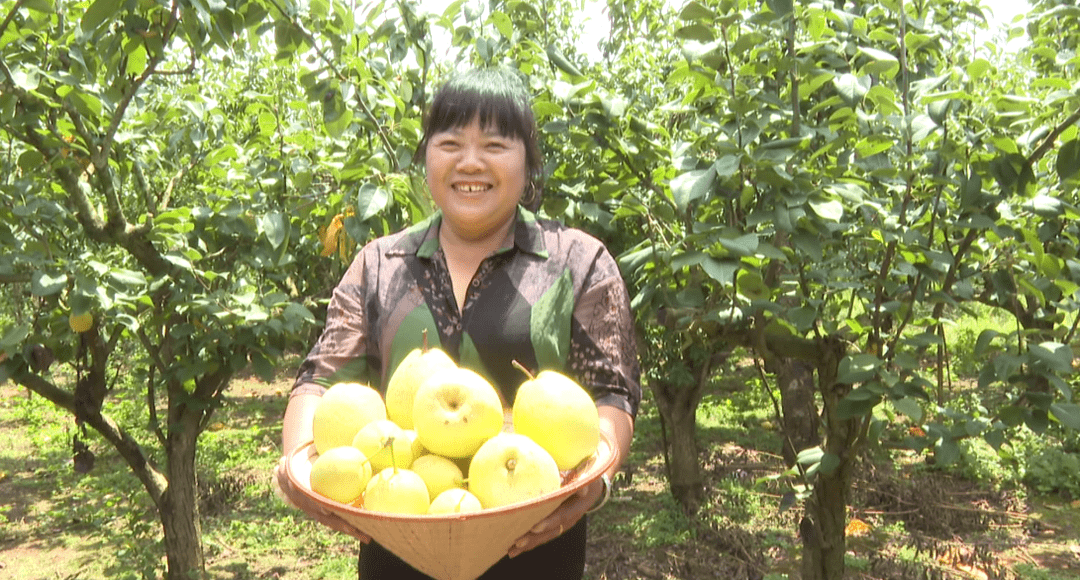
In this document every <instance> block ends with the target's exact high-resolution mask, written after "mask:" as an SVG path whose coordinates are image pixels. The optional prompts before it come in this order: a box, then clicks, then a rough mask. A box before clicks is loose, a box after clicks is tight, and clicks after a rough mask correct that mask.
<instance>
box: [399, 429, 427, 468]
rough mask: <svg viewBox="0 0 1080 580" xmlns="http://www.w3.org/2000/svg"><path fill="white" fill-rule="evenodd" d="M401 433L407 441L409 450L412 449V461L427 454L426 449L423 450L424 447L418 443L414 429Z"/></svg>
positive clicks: (403, 430) (404, 430)
mask: <svg viewBox="0 0 1080 580" xmlns="http://www.w3.org/2000/svg"><path fill="white" fill-rule="evenodd" d="M402 433H404V434H405V439H407V440H408V441H409V448H410V449H412V456H413V460H414V461H415V460H416V458H417V457H420V456H421V455H426V454H427V449H424V445H423V444H422V443H420V439H419V438H418V437H417V436H416V430H415V429H402Z"/></svg>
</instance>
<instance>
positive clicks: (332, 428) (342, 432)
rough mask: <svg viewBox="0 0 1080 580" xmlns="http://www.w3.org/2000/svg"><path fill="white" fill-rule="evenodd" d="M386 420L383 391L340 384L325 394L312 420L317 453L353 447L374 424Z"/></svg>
mask: <svg viewBox="0 0 1080 580" xmlns="http://www.w3.org/2000/svg"><path fill="white" fill-rule="evenodd" d="M385 418H386V405H385V404H383V400H382V395H380V394H379V391H376V390H375V389H373V388H371V387H369V386H367V385H362V384H360V383H337V384H335V385H333V386H332V387H330V388H329V389H327V390H326V392H325V393H323V396H322V399H321V400H319V404H318V406H316V407H315V415H314V417H313V418H312V424H311V429H312V434H313V436H314V438H315V450H316V451H318V452H319V453H320V454H321V453H323V452H325V451H326V450H328V449H332V448H334V447H342V446H347V445H352V440H353V437H356V433H357V432H358V431H360V429H361V428H362V427H363V426H364V425H367V424H368V423H370V422H372V421H376V420H379V419H385Z"/></svg>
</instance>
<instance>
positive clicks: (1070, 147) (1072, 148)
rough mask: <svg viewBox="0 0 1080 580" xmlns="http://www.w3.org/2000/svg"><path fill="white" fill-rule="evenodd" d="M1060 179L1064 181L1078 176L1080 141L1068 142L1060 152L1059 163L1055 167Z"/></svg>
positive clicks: (1079, 169) (1079, 168)
mask: <svg viewBox="0 0 1080 580" xmlns="http://www.w3.org/2000/svg"><path fill="white" fill-rule="evenodd" d="M1054 170H1055V171H1057V174H1058V178H1060V179H1061V180H1062V181H1064V180H1066V179H1069V178H1071V177H1072V176H1074V175H1076V172H1077V171H1080V139H1073V140H1071V141H1068V142H1066V143H1065V144H1064V145H1062V146H1061V149H1060V150H1058V156H1057V162H1056V163H1055V165H1054Z"/></svg>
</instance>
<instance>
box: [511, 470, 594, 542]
mask: <svg viewBox="0 0 1080 580" xmlns="http://www.w3.org/2000/svg"><path fill="white" fill-rule="evenodd" d="M604 485H605V484H604V482H603V481H601V480H600V479H597V480H596V481H593V482H592V483H590V484H589V485H586V486H585V487H582V488H581V489H580V490H578V492H577V493H575V494H574V495H572V496H570V497H568V498H566V501H564V502H562V504H561V505H559V507H557V508H555V511H553V512H551V515H549V516H548V517H546V518H544V519H542V520H540V521H539V522H538V523H537V524H536V525H535V526H533V527H532V529H530V530H529V531H528V532H526V533H525V535H524V536H521V538H519V539H518V541H517V542H515V543H514V545H513V546H511V547H510V551H509V552H507V554H508V555H509V556H510V557H511V558H513V557H515V556H517V555H518V554H521V553H522V552H527V551H529V550H531V549H533V548H535V547H537V546H539V545H541V544H546V543H548V542H550V541H551V540H554V539H555V538H557V537H559V536H561V535H562V534H563V532H565V531H566V530H569V529H570V528H572V527H574V525H576V524H577V523H578V521H580V520H581V518H582V517H584V516H585V512H587V511H589V509H590V508H592V507H593V506H594V505H596V504H597V503H598V502H599V501H600V498H601V497H602V496H603V495H604Z"/></svg>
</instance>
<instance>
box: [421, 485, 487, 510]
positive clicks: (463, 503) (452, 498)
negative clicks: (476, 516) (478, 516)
mask: <svg viewBox="0 0 1080 580" xmlns="http://www.w3.org/2000/svg"><path fill="white" fill-rule="evenodd" d="M481 509H483V508H482V507H481V506H480V500H478V499H476V496H475V495H473V494H472V493H470V492H469V491H468V490H466V489H463V488H460V487H451V488H450V489H447V490H446V491H443V492H442V493H440V494H439V495H437V496H435V499H433V500H431V506H429V507H428V513H429V514H432V515H436V514H462V513H465V512H476V511H480V510H481Z"/></svg>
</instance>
